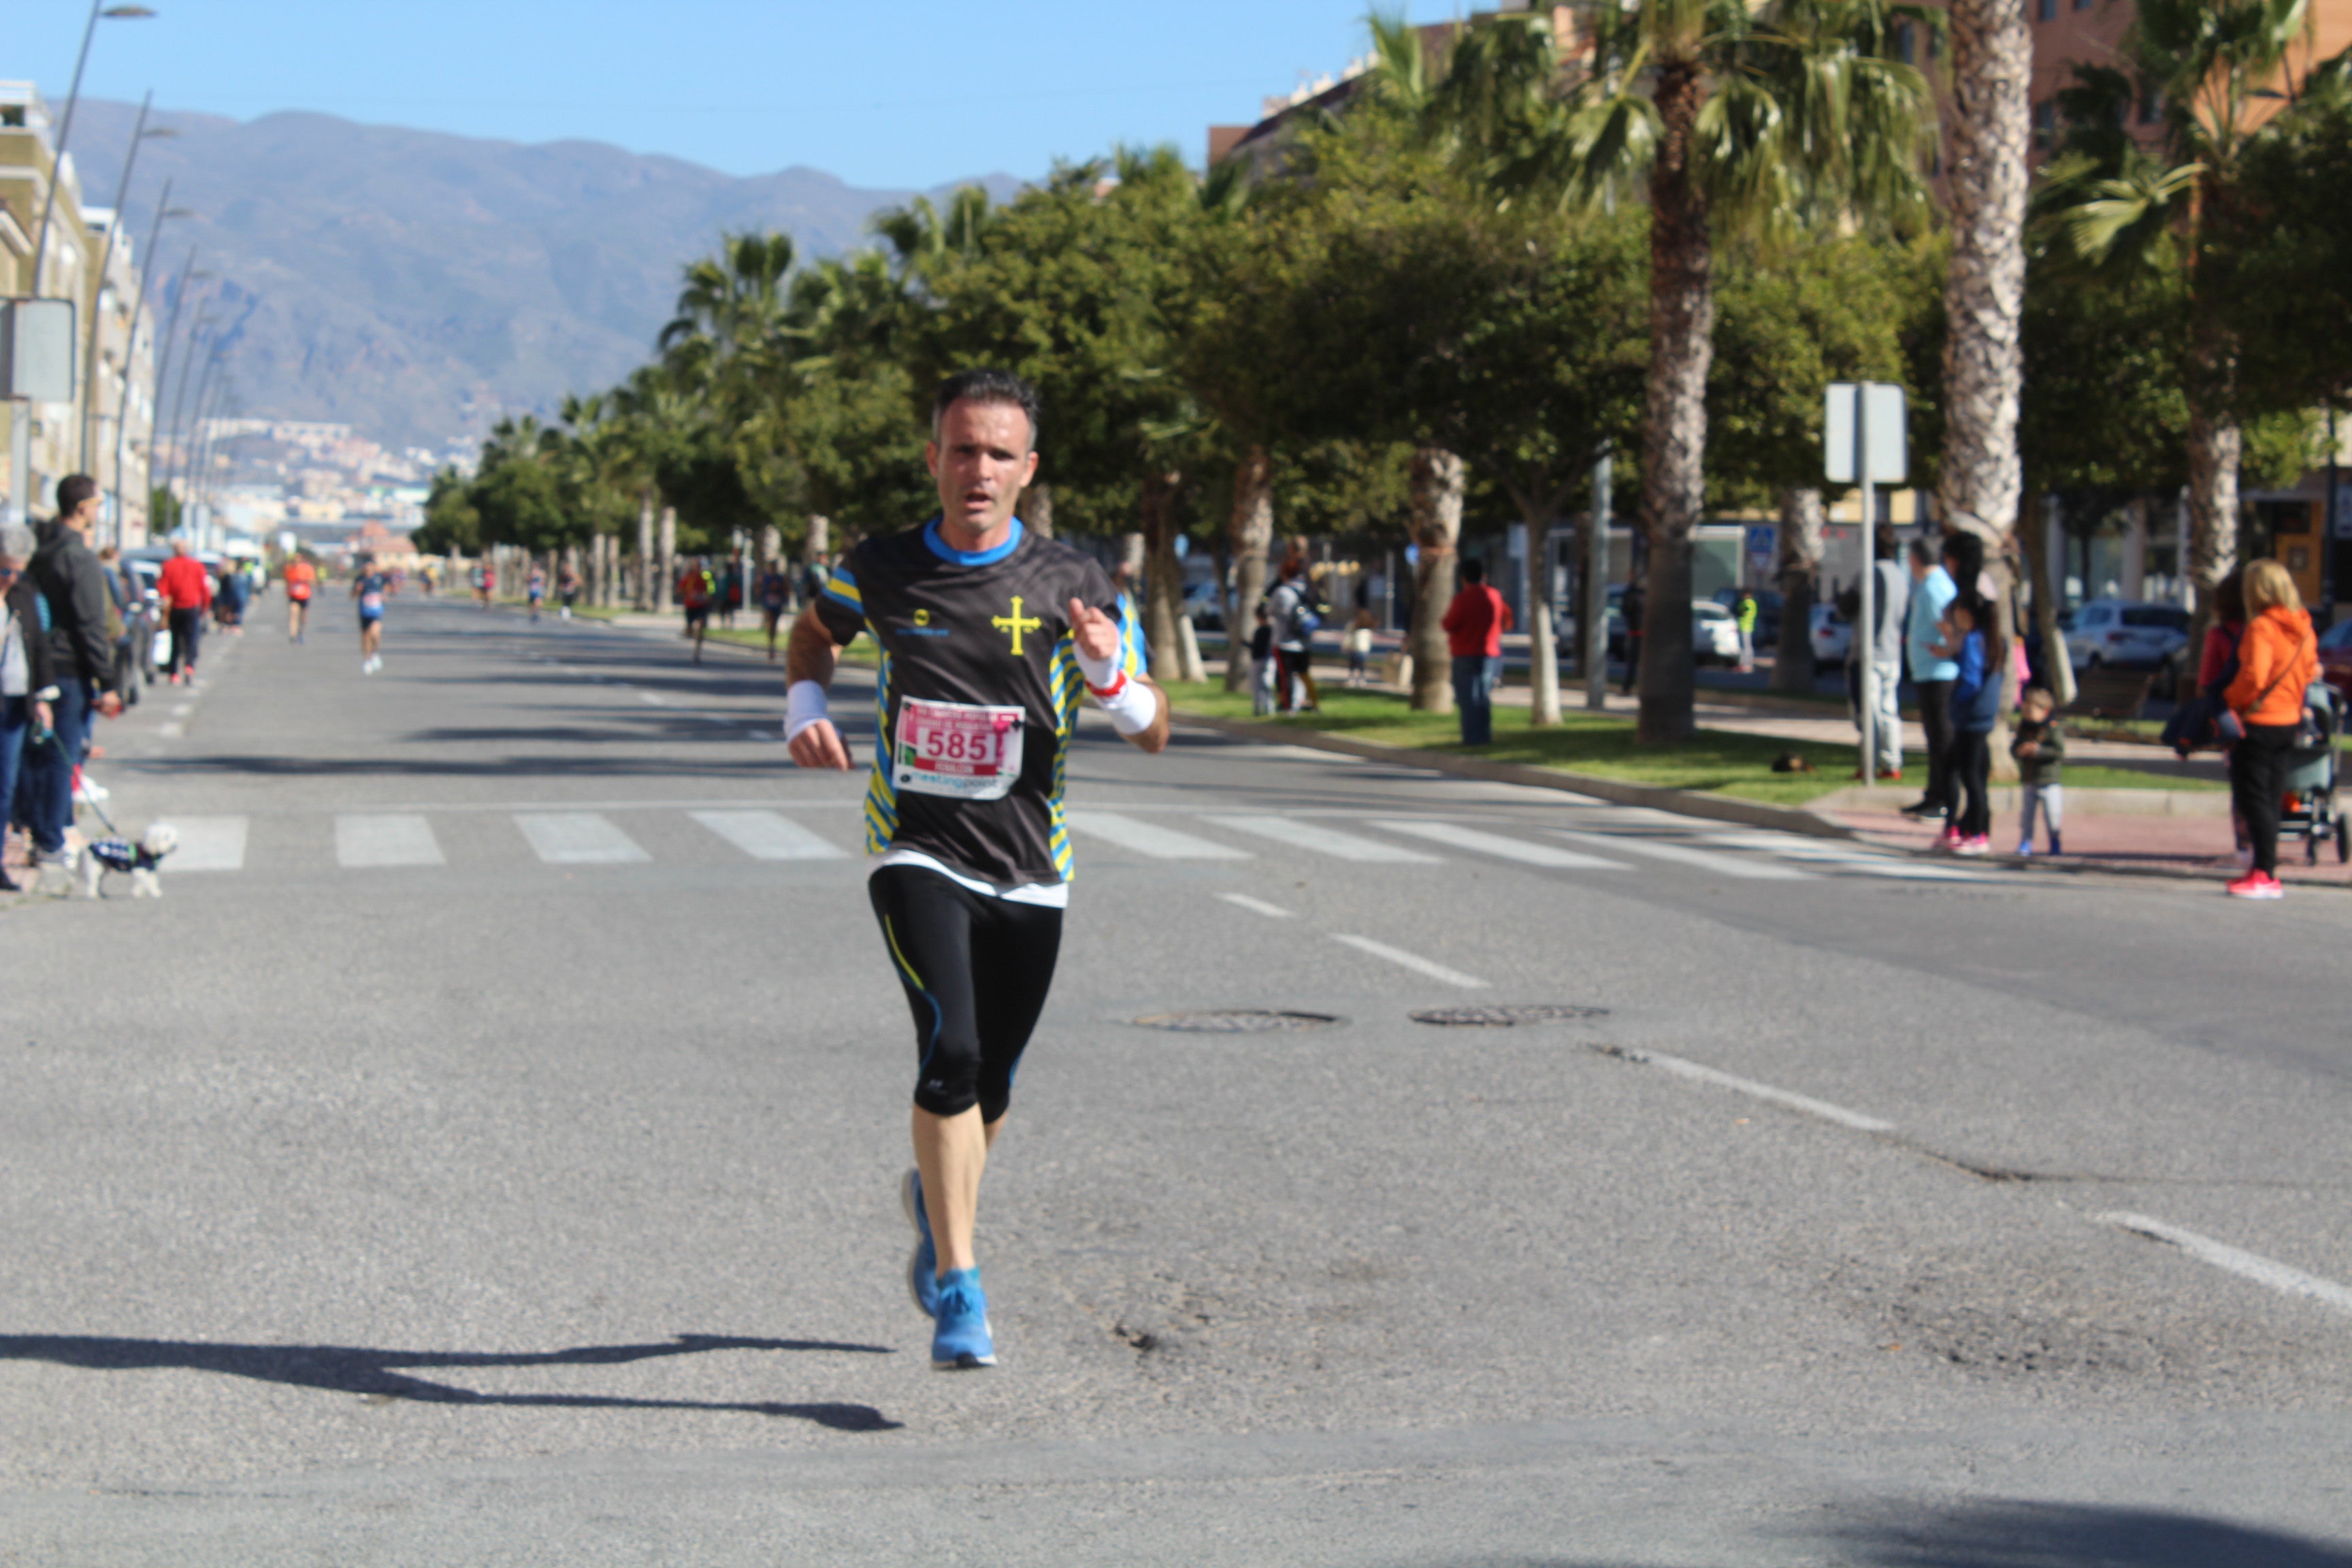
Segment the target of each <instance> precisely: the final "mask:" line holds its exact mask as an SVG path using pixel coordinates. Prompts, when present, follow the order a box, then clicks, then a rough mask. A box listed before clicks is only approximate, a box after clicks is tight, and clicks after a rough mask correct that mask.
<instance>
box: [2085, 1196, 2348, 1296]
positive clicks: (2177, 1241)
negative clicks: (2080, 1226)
mask: <svg viewBox="0 0 2352 1568" xmlns="http://www.w3.org/2000/svg"><path fill="white" fill-rule="evenodd" d="M2091 1217H2092V1218H2093V1219H2095V1220H2096V1221H2098V1222H2099V1223H2100V1224H2102V1225H2112V1226H2121V1227H2122V1228H2123V1229H2125V1230H2128V1231H2131V1232H2134V1233H2135V1234H2137V1235H2140V1236H2145V1237H2149V1238H2150V1239H2152V1240H2156V1241H2165V1242H2169V1243H2171V1244H2172V1245H2173V1246H2175V1247H2179V1248H2180V1250H2181V1251H2183V1252H2185V1253H2187V1254H2189V1257H2191V1258H2197V1259H2199V1260H2200V1261H2201V1262H2205V1263H2210V1264H2211V1265H2212V1266H2213V1267H2214V1268H2226V1269H2228V1270H2229V1271H2230V1272H2231V1273H2232V1274H2236V1275H2239V1276H2241V1277H2242V1278H2244V1279H2252V1281H2254V1282H2255V1283H2256V1284H2258V1285H2267V1286H2269V1287H2270V1288H2271V1289H2273V1290H2276V1291H2278V1292H2279V1293H2280V1294H2282V1295H2286V1296H2303V1297H2307V1298H2309V1299H2310V1300H2314V1301H2321V1302H2325V1303H2326V1305H2328V1306H2330V1307H2334V1308H2336V1310H2339V1311H2346V1312H2352V1289H2347V1287H2345V1286H2342V1285H2338V1284H2337V1283H2336V1281H2334V1280H2333V1279H2321V1278H2320V1277H2319V1276H2317V1275H2316V1274H2305V1272H2304V1271H2303V1270H2302V1269H2300V1268H2289V1267H2288V1266H2287V1265H2285V1264H2284V1263H2278V1262H2274V1261H2273V1260H2272V1259H2270V1258H2263V1257H2261V1256H2260V1255H2258V1254H2255V1253H2252V1252H2242V1251H2240V1250H2239V1249H2238V1248H2236V1247H2231V1246H2230V1245H2229V1244H2228V1243H2226V1242H2220V1241H2216V1240H2214V1239H2213V1238H2212V1237H2210V1236H2200V1235H2198V1234H2197V1233H2196V1232H2195V1231H2193V1230H2183V1229H2181V1228H2180V1227H2179V1226H2177V1225H2167V1224H2165V1223H2164V1221H2162V1220H2160V1219H2150V1218H2148V1217H2147V1215H2137V1214H2098V1215H2092V1216H2091Z"/></svg>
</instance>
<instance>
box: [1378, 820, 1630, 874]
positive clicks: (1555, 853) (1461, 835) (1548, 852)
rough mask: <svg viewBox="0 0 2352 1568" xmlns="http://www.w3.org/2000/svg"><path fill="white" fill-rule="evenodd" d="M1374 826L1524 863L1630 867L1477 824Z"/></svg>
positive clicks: (1582, 867)
mask: <svg viewBox="0 0 2352 1568" xmlns="http://www.w3.org/2000/svg"><path fill="white" fill-rule="evenodd" d="M1372 826H1374V827H1382V828H1386V829H1387V830H1388V831H1389V832H1391V833H1406V834H1411V835H1412V837H1415V838H1426V839H1428V840H1429V841H1430V842H1432V843H1433V844H1444V845H1450V846H1451V847H1454V848H1456V849H1468V850H1472V851H1475V853H1477V854H1480V855H1492V856H1495V857H1496V858H1499V859H1504V860H1517V861H1519V862H1520V863H1521V864H1523V865H1528V866H1545V867H1549V868H1552V869H1555V870H1561V871H1630V870H1632V869H1633V868H1632V867H1631V866H1628V865H1626V864H1625V862H1623V861H1622V860H1603V859H1601V858H1600V857H1599V856H1596V855H1579V854H1578V853H1577V852H1576V851H1575V850H1573V849H1555V848H1553V847H1551V846H1550V845H1549V844H1531V843H1529V842H1528V841H1527V840H1526V839H1524V838H1506V837H1503V836H1502V835H1501V834H1499V833H1482V832H1480V831H1479V830H1478V829H1476V828H1475V827H1464V826H1461V825H1460V824H1459V823H1453V822H1407V821H1400V822H1385V821H1382V822H1375V823H1373V824H1372Z"/></svg>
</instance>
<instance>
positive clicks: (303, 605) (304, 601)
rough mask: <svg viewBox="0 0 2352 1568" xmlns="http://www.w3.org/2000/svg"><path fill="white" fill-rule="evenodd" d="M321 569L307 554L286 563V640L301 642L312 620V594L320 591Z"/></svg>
mask: <svg viewBox="0 0 2352 1568" xmlns="http://www.w3.org/2000/svg"><path fill="white" fill-rule="evenodd" d="M318 587H319V569H318V568H317V567H316V566H313V565H311V564H310V557H309V556H307V555H297V556H295V557H294V558H293V559H292V560H290V561H289V562H287V563H286V640H287V641H288V642H300V641H301V640H302V634H303V632H304V631H305V630H306V629H307V628H308V627H309V626H310V595H312V594H313V593H315V592H317V591H318Z"/></svg>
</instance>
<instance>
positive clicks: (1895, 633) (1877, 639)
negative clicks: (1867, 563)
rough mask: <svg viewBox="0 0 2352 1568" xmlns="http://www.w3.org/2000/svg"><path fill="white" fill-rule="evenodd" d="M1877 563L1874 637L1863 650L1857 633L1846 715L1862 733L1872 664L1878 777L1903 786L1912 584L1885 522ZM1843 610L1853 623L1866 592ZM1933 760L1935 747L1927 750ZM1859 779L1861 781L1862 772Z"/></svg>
mask: <svg viewBox="0 0 2352 1568" xmlns="http://www.w3.org/2000/svg"><path fill="white" fill-rule="evenodd" d="M1873 551H1874V554H1875V555H1876V557H1877V560H1876V562H1875V563H1874V565H1873V566H1872V567H1871V570H1872V571H1874V572H1875V573H1877V574H1878V580H1877V582H1876V583H1875V584H1874V594H1875V595H1876V597H1875V599H1874V602H1873V604H1872V605H1871V615H1872V617H1873V619H1872V621H1871V629H1870V637H1869V639H1868V641H1867V643H1866V644H1865V642H1864V638H1863V636H1862V628H1861V627H1859V626H1856V627H1854V636H1853V641H1852V643H1851V644H1850V645H1849V647H1848V650H1847V658H1846V661H1845V700H1846V709H1847V710H1848V711H1849V712H1851V713H1853V716H1854V728H1855V730H1856V731H1860V729H1861V728H1862V665H1861V663H1860V660H1862V659H1863V658H1868V659H1869V660H1870V680H1871V697H1872V710H1871V711H1872V718H1871V725H1870V731H1871V737H1872V741H1871V743H1872V746H1873V748H1874V752H1875V758H1876V762H1877V764H1878V776H1879V778H1880V780H1881V781H1883V782H1885V783H1887V784H1900V783H1902V782H1903V700H1902V689H1903V644H1904V639H1905V637H1906V628H1907V626H1908V625H1909V622H1908V619H1907V616H1908V612H1909V610H1910V607H1911V579H1910V576H1909V575H1908V574H1906V573H1905V571H1904V570H1903V568H1902V566H1901V565H1899V564H1898V563H1896V561H1895V528H1894V525H1893V524H1891V523H1885V522H1882V523H1880V524H1879V525H1878V530H1877V532H1876V535H1875V538H1874V544H1873ZM1838 607H1839V610H1840V612H1841V613H1842V614H1844V615H1845V616H1846V619H1847V620H1848V622H1849V623H1851V622H1852V621H1853V620H1854V619H1856V618H1857V617H1859V616H1861V614H1862V590H1861V589H1860V588H1854V589H1852V590H1849V591H1848V592H1847V593H1845V594H1843V595H1840V596H1839V605H1838ZM1928 754H1929V755H1930V756H1932V755H1934V745H1933V742H1930V744H1929V752H1928ZM1854 776H1855V777H1857V778H1859V777H1860V776H1861V772H1860V770H1859V769H1857V770H1856V771H1855V775H1854Z"/></svg>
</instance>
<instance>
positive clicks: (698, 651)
mask: <svg viewBox="0 0 2352 1568" xmlns="http://www.w3.org/2000/svg"><path fill="white" fill-rule="evenodd" d="M677 602H678V603H679V604H681V605H685V606H686V635H687V636H688V637H692V638H693V639H694V662H695V663H697V664H700V663H701V662H702V639H703V637H704V636H705V635H706V634H707V633H708V632H709V630H710V574H709V573H708V572H706V571H704V570H703V568H702V563H701V562H699V561H689V562H688V563H686V570H685V571H683V572H681V573H679V574H677Z"/></svg>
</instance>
